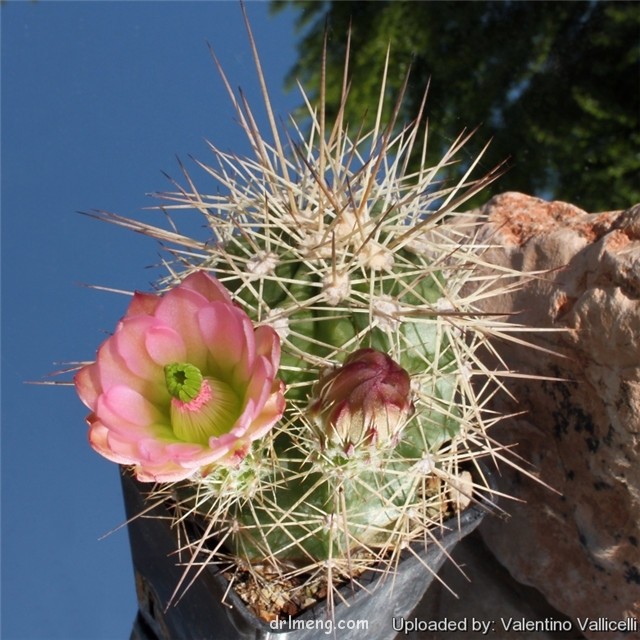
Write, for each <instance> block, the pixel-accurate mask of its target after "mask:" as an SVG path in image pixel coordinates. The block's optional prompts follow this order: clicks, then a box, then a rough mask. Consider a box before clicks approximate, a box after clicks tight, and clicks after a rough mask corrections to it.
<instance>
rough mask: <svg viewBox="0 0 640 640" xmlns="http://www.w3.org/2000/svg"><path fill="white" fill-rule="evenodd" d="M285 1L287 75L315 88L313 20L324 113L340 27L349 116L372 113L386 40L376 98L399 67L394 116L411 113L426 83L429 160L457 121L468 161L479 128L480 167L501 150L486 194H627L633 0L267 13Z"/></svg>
mask: <svg viewBox="0 0 640 640" xmlns="http://www.w3.org/2000/svg"><path fill="white" fill-rule="evenodd" d="M285 5H293V6H294V7H295V8H297V9H298V10H299V16H298V22H297V24H298V27H299V30H300V32H301V39H300V42H299V45H298V48H299V60H298V63H297V65H296V66H295V68H294V69H293V70H292V72H291V77H290V81H291V82H293V81H294V79H300V81H301V82H302V84H303V85H304V86H305V88H307V89H310V90H312V89H313V87H318V86H320V83H319V76H320V69H321V64H320V61H321V58H322V47H323V39H324V33H325V28H326V29H327V38H328V47H327V74H328V77H329V78H330V79H332V81H330V82H329V88H328V91H327V103H328V112H329V113H332V112H333V113H334V114H335V112H336V110H337V109H338V104H339V96H340V88H341V82H342V74H343V70H344V58H345V52H346V42H347V33H348V31H349V26H350V25H351V57H350V76H351V80H352V86H351V90H350V99H349V105H348V107H347V119H348V121H349V122H351V123H352V124H353V125H354V126H360V125H361V124H362V122H363V119H364V121H365V123H366V124H368V125H370V124H371V123H372V120H373V118H374V117H375V108H374V107H375V105H376V104H377V101H378V97H379V94H380V79H381V78H382V74H383V68H384V62H385V54H386V51H387V46H388V45H389V44H390V46H391V61H390V71H389V80H388V84H387V88H386V91H387V92H388V94H389V96H390V98H391V100H390V102H392V101H393V98H394V97H395V96H397V94H398V92H399V91H400V88H401V86H402V83H403V80H404V76H405V74H406V72H407V70H408V69H409V68H411V76H410V82H409V85H408V89H407V95H406V101H405V107H404V111H403V112H402V117H403V118H404V119H412V118H414V117H415V116H416V114H417V112H418V108H419V105H420V102H421V100H422V97H423V94H424V89H425V87H426V86H427V84H428V83H429V82H430V88H429V98H428V103H427V115H428V118H429V123H430V124H429V126H430V144H431V146H432V148H431V153H432V155H431V159H434V158H435V157H436V156H437V155H438V154H440V153H442V150H443V148H445V147H447V146H448V145H450V143H451V141H452V140H453V139H454V138H455V137H456V136H457V135H458V134H459V133H460V132H461V131H462V129H464V128H474V127H476V126H479V127H480V130H479V132H478V133H477V134H476V136H474V139H473V141H472V143H471V144H470V145H469V146H468V147H467V153H468V159H469V160H471V158H472V157H473V156H474V154H475V153H477V152H478V151H479V150H480V149H481V148H482V146H484V144H485V142H486V141H487V140H488V139H490V138H492V143H491V146H490V149H489V151H488V152H487V154H486V156H485V157H484V159H483V161H482V165H483V166H484V168H485V169H486V170H488V169H490V168H492V167H493V166H495V165H497V164H499V163H500V162H502V161H504V160H508V161H507V165H508V167H509V171H508V172H507V173H506V175H505V176H503V177H502V178H501V179H500V180H498V182H497V183H496V184H495V185H494V187H493V190H494V192H499V191H507V190H517V191H522V192H526V193H531V194H536V195H541V196H543V197H553V198H558V199H563V200H567V201H570V202H572V203H575V204H577V205H579V206H581V207H582V208H584V209H586V210H589V211H599V210H605V209H612V208H626V207H628V206H630V205H631V204H634V203H635V202H638V201H640V123H639V114H640V4H638V3H636V2H597V1H591V2H510V1H502V2H453V1H445V2H420V1H418V2H415V1H407V0H381V1H377V2H373V1H366V2H354V1H350V0H334V1H328V0H323V1H322V0H314V1H308V0H273V1H272V6H273V8H274V10H278V9H279V8H282V7H283V6H285ZM390 108H391V107H390ZM474 145H475V146H474ZM464 164H465V162H464V160H463V161H462V163H461V166H460V167H459V170H462V169H464V166H462V165H464ZM485 198H486V194H485Z"/></svg>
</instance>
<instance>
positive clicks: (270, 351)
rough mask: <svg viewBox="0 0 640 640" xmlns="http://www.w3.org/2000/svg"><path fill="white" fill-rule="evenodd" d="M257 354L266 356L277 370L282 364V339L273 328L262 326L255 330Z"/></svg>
mask: <svg viewBox="0 0 640 640" xmlns="http://www.w3.org/2000/svg"><path fill="white" fill-rule="evenodd" d="M255 342H256V354H257V355H260V356H266V357H267V358H268V359H269V360H270V361H271V362H272V363H273V366H274V368H275V369H277V368H278V366H279V364H280V338H279V337H278V334H277V333H276V332H275V330H274V329H273V328H272V327H269V326H267V325H262V326H260V327H258V328H257V329H256V330H255Z"/></svg>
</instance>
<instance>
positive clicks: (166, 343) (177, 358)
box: [144, 325, 187, 367]
mask: <svg viewBox="0 0 640 640" xmlns="http://www.w3.org/2000/svg"><path fill="white" fill-rule="evenodd" d="M144 344H145V347H146V350H147V353H148V354H149V356H150V357H151V359H152V360H153V361H154V362H155V363H157V364H158V365H160V366H162V367H164V366H165V365H166V364H171V363H172V362H184V361H185V360H186V358H187V348H186V346H185V344H184V340H183V339H182V337H181V336H180V334H179V333H177V332H176V331H175V330H174V329H172V328H171V327H166V326H163V325H156V326H154V327H151V328H149V329H148V330H147V332H146V333H145V337H144Z"/></svg>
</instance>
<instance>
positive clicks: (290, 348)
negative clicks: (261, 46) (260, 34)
mask: <svg viewBox="0 0 640 640" xmlns="http://www.w3.org/2000/svg"><path fill="white" fill-rule="evenodd" d="M249 33H250V30H249ZM250 39H251V43H252V46H253V50H254V56H255V62H256V65H257V69H258V74H259V78H260V82H261V86H262V92H263V97H264V100H265V106H266V113H267V116H268V119H269V122H270V134H271V137H272V141H271V142H268V141H267V140H266V139H265V137H264V136H263V134H262V132H260V131H259V130H258V128H257V126H256V124H255V123H256V119H255V117H254V115H253V113H252V111H251V109H250V108H249V106H248V105H247V104H246V102H245V101H244V100H243V99H241V98H237V97H236V96H235V94H234V92H233V91H231V89H230V85H229V82H228V81H227V78H226V77H225V75H224V72H223V71H222V70H221V69H220V72H221V74H222V78H223V81H224V83H225V85H226V87H227V89H228V90H229V95H230V96H231V99H232V100H233V103H234V105H235V107H236V109H237V113H238V117H239V121H240V124H241V126H242V127H243V129H244V130H245V132H246V134H247V135H248V137H249V140H250V142H251V144H252V147H253V150H254V152H255V157H253V158H238V157H236V156H234V155H232V154H228V153H224V152H222V151H220V150H218V149H216V148H215V147H212V151H213V154H214V156H215V160H216V163H215V165H214V166H210V165H206V164H204V163H200V162H198V163H197V164H198V166H199V167H200V168H202V169H203V170H204V171H205V172H206V174H207V176H208V178H212V179H213V184H212V186H208V187H207V189H206V191H204V190H200V189H199V188H197V187H196V186H195V182H194V180H193V179H192V178H191V176H190V175H189V173H187V171H186V170H184V169H183V171H184V176H185V186H180V185H179V184H178V183H177V182H176V183H174V184H175V185H176V188H175V190H173V191H171V192H167V193H162V194H156V195H157V197H159V198H160V199H161V201H162V204H161V205H160V206H159V207H158V208H159V209H161V210H162V211H163V212H168V213H169V214H170V215H171V216H172V219H173V220H177V218H178V216H183V215H185V213H186V212H187V211H193V212H196V213H197V214H198V215H200V216H201V217H202V220H203V221H204V223H205V225H206V229H207V237H206V238H204V239H202V240H200V239H197V238H192V237H190V236H188V235H183V234H181V233H180V232H179V231H178V228H177V226H173V227H172V229H171V230H167V229H164V228H161V227H160V226H157V227H156V226H152V225H149V224H146V223H142V222H137V221H135V220H130V219H126V218H123V217H120V216H117V215H113V214H106V213H97V214H96V215H97V216H98V217H102V218H105V219H107V220H109V221H111V222H116V223H118V224H121V225H124V226H126V227H129V228H133V229H134V230H136V231H140V232H142V233H144V234H146V235H150V236H152V237H155V238H157V239H159V240H160V241H162V242H163V243H164V244H165V245H166V244H170V245H172V246H171V248H170V250H169V251H170V255H171V260H167V261H166V264H167V267H168V270H169V276H168V277H166V278H165V279H164V280H163V281H162V282H161V283H160V285H161V286H162V287H166V288H169V287H171V286H173V285H175V284H176V283H178V282H180V281H182V280H183V279H184V278H185V277H186V276H188V275H189V274H191V273H193V272H196V271H202V270H205V271H208V272H210V273H211V274H212V275H215V277H216V278H217V279H218V280H219V281H220V282H221V283H222V284H223V285H224V287H225V288H226V289H227V290H228V291H229V293H230V295H231V297H232V299H233V301H234V303H235V304H236V305H238V306H239V307H241V308H242V309H243V310H244V312H245V313H246V314H247V315H248V316H249V317H250V319H251V320H252V321H253V323H254V325H256V326H261V325H268V326H270V327H272V328H273V329H275V331H276V332H277V334H278V336H279V337H280V341H281V349H282V356H281V361H280V371H279V377H280V379H281V380H282V381H283V382H284V383H285V385H286V392H285V397H286V409H285V412H284V416H283V417H282V419H281V420H280V421H279V423H278V424H277V425H276V426H275V427H274V428H273V429H272V431H270V432H269V434H267V436H265V437H264V438H261V439H258V440H255V441H253V442H252V445H251V447H250V449H249V450H248V452H246V455H245V456H244V457H243V458H242V460H240V461H237V463H236V464H234V465H219V466H213V468H207V470H206V473H204V472H203V473H198V474H196V475H194V476H193V477H191V478H190V479H189V480H186V481H182V482H180V483H177V484H175V485H171V486H169V487H167V486H159V487H158V488H157V489H156V496H157V497H158V498H160V499H163V498H165V497H166V496H172V497H173V499H174V500H175V505H176V507H175V508H176V523H177V524H178V525H181V526H183V527H184V526H186V525H185V523H186V521H187V519H188V516H196V518H199V519H200V521H201V522H202V530H201V531H200V537H199V538H196V539H193V538H189V539H188V540H187V542H186V543H185V544H184V548H183V551H188V552H189V553H190V554H191V555H190V558H189V559H188V560H187V571H186V573H185V578H184V582H183V584H182V585H179V588H184V587H185V585H187V584H188V579H189V575H190V572H191V574H193V573H197V572H198V571H200V570H202V566H203V565H205V564H207V563H212V564H216V563H218V564H222V565H224V566H225V567H226V568H227V569H228V570H229V571H230V575H236V576H239V575H241V574H243V573H244V574H246V573H248V574H250V575H251V577H252V579H253V580H255V581H256V583H257V584H263V583H264V582H265V581H267V580H274V579H277V580H290V581H292V582H290V583H289V586H288V589H292V588H293V587H292V586H291V585H295V584H297V585H299V586H298V587H297V589H298V590H299V591H300V592H301V593H304V594H306V595H307V596H308V595H309V594H311V595H313V594H314V593H315V594H316V595H317V594H318V593H322V592H323V590H324V591H326V592H327V594H328V598H329V603H330V606H331V603H332V601H333V600H332V599H333V598H334V597H335V596H334V593H335V586H336V585H338V584H340V583H341V582H345V581H350V580H352V581H357V577H358V575H359V574H360V573H361V572H362V571H364V570H365V569H368V568H372V567H376V568H377V570H381V571H392V570H393V569H394V567H395V566H396V564H397V563H398V561H399V558H400V554H401V552H402V551H403V550H404V549H407V548H410V543H412V542H414V541H423V542H424V543H425V544H428V543H429V542H430V540H431V536H432V535H433V534H432V531H433V530H434V529H438V528H441V527H443V526H444V522H445V520H447V519H449V518H452V517H453V518H454V521H455V515H456V513H458V512H459V510H460V508H461V506H463V505H466V504H468V503H469V501H470V500H473V501H476V502H478V501H485V502H488V501H489V498H488V497H487V496H488V494H489V492H488V485H487V482H486V480H485V479H484V477H483V475H482V471H481V469H480V467H479V465H478V464H477V460H479V459H480V458H481V457H483V456H493V457H494V458H500V459H504V458H505V456H506V452H505V451H502V450H501V449H500V447H498V445H496V444H495V443H494V442H492V440H491V438H490V436H489V435H488V433H487V430H488V428H489V427H490V426H491V424H492V423H493V422H494V421H495V420H496V419H497V418H496V417H495V416H493V415H492V414H491V413H489V412H488V411H486V410H485V405H486V402H487V400H488V399H489V398H490V397H491V395H492V394H493V393H494V392H495V391H496V389H497V388H499V386H500V380H499V376H500V372H499V371H493V370H489V369H487V368H486V367H485V366H484V365H483V364H482V363H481V361H480V359H479V357H478V353H479V349H480V348H485V349H489V350H490V351H493V346H492V343H491V339H492V338H494V337H498V338H505V339H509V333H508V332H507V330H506V324H505V323H504V322H503V321H502V320H501V319H500V318H499V317H495V316H486V315H484V314H483V313H481V311H480V310H479V308H478V306H477V305H478V301H479V300H481V299H482V298H483V297H486V296H490V295H496V294H500V293H502V292H504V291H505V290H508V289H509V288H512V287H514V286H518V283H519V282H520V281H521V274H518V273H512V272H509V271H491V270H488V269H487V268H486V267H487V265H485V263H484V261H483V252H484V251H485V249H486V248H487V245H486V244H483V243H482V242H481V241H480V240H479V239H478V238H477V237H476V235H477V234H476V233H475V224H476V222H475V219H474V218H473V216H471V215H468V214H465V213H460V212H459V207H460V206H461V205H462V204H463V203H464V202H465V201H467V200H468V199H469V198H470V197H472V196H473V195H475V194H476V193H477V192H478V191H479V190H481V189H482V188H483V187H484V186H485V185H486V184H488V183H489V182H491V181H492V180H493V179H495V178H496V177H497V176H498V174H499V170H497V169H496V170H494V171H492V172H491V173H489V174H488V175H485V176H483V177H481V178H479V179H472V178H471V177H470V176H471V175H472V173H473V171H474V170H475V168H476V166H477V164H478V162H479V159H480V158H476V159H475V161H473V162H472V163H471V164H470V166H469V167H468V171H467V172H466V173H465V175H464V177H463V178H462V179H460V180H459V181H457V182H455V183H453V184H451V185H447V184H446V182H442V174H443V173H446V171H447V167H448V166H449V165H450V164H452V163H453V162H455V161H456V159H457V156H458V154H459V152H460V150H461V149H462V147H463V146H464V144H465V143H466V142H467V140H468V139H469V137H470V135H471V134H464V133H463V134H462V135H461V136H460V137H459V138H458V139H457V140H455V141H454V142H453V144H452V145H451V147H450V149H449V150H448V151H447V152H446V154H445V155H444V157H443V158H442V159H441V160H440V161H439V162H438V163H437V164H436V165H434V166H426V164H425V160H424V159H425V154H426V146H427V132H426V126H423V123H422V120H423V118H422V116H423V108H424V103H423V105H422V109H421V110H420V113H419V114H418V117H417V118H416V120H415V121H414V122H412V123H409V124H407V125H405V126H403V127H401V128H400V129H399V130H398V127H397V124H398V123H397V122H396V119H395V118H396V116H397V113H398V105H399V104H400V102H398V104H397V105H396V108H395V109H394V116H393V118H392V120H391V121H390V122H389V123H387V124H386V125H385V126H383V125H382V123H381V122H380V114H381V113H382V111H383V106H384V96H385V86H384V78H383V79H382V86H381V90H380V103H379V105H378V120H377V123H376V126H375V127H374V128H373V130H372V131H369V132H366V133H362V132H358V133H356V134H355V135H353V136H352V135H351V134H350V133H349V131H348V127H347V126H346V123H344V122H343V120H342V117H341V113H339V114H338V116H337V119H336V121H335V122H334V123H332V124H329V123H328V122H326V118H325V106H324V104H323V102H322V99H321V101H320V104H319V106H318V107H315V106H312V105H311V104H310V103H309V101H308V99H307V97H306V95H305V94H304V92H303V94H302V95H303V98H304V99H305V103H306V104H307V107H308V118H309V127H308V132H307V133H305V132H303V130H302V129H301V128H299V127H298V126H297V125H296V123H295V121H294V122H292V125H291V126H290V127H287V128H285V127H284V126H278V125H276V119H275V117H274V114H273V112H272V108H271V103H270V101H269V96H268V92H267V89H266V87H265V85H264V80H263V76H262V72H261V67H260V62H259V58H258V55H257V53H256V50H255V44H254V43H253V38H252V37H251V35H250ZM387 55H389V54H387ZM216 62H217V61H216ZM218 67H219V65H218ZM347 84H348V83H347V80H346V79H345V82H344V84H343V86H344V87H345V89H344V94H343V100H347V99H348V95H347V94H348V92H347V90H346V87H347ZM321 95H323V94H321ZM401 99H402V97H400V99H399V100H401ZM415 149H421V151H422V159H423V161H422V163H421V164H420V165H419V167H418V168H417V169H415V170H411V169H410V166H411V164H410V162H409V158H410V157H411V156H412V154H413V153H414V150H415ZM215 192H221V193H220V194H219V195H208V194H210V193H215ZM470 285H473V286H470ZM511 327H513V325H511ZM181 371H182V370H181ZM181 371H178V373H180V374H181V375H182V377H183V378H184V377H185V376H186V373H181ZM170 373H171V374H172V375H177V374H175V372H174V371H173V370H171V371H170ZM187 373H188V372H187ZM198 375H199V374H198ZM194 376H196V374H195V373H194ZM473 378H477V379H480V380H482V383H481V384H478V385H475V384H472V379H473ZM194 393H195V392H194ZM469 470H471V471H473V480H470V475H469V473H468V471H469ZM234 572H235V573H234ZM294 590H295V589H294ZM176 593H178V590H177V592H176Z"/></svg>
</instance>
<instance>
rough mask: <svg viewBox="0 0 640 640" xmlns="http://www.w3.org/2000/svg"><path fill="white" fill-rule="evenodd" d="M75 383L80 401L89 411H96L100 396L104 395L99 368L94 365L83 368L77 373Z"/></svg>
mask: <svg viewBox="0 0 640 640" xmlns="http://www.w3.org/2000/svg"><path fill="white" fill-rule="evenodd" d="M73 382H74V384H75V386H76V392H77V393H78V395H79V396H80V400H82V402H84V404H85V405H86V406H87V407H89V409H92V410H93V409H95V408H96V402H97V401H98V396H99V395H100V393H102V385H101V384H100V372H99V370H98V366H97V365H96V364H95V363H94V364H90V365H87V366H86V367H83V368H82V369H80V371H78V373H76V375H75V376H74V379H73Z"/></svg>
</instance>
